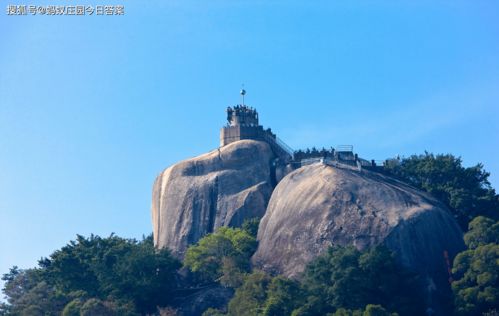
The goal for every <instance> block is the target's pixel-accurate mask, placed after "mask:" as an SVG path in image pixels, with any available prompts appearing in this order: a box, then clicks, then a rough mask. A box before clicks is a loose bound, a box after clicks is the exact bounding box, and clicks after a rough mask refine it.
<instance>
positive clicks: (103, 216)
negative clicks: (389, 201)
mask: <svg viewBox="0 0 499 316" xmlns="http://www.w3.org/2000/svg"><path fill="white" fill-rule="evenodd" d="M0 3H1V4H2V11H0V12H1V13H0V32H1V42H0V273H5V272H7V271H8V268H9V267H11V266H12V265H18V266H20V267H23V268H28V267H33V266H35V265H36V262H37V260H38V259H39V258H40V257H42V256H48V255H50V253H51V252H52V251H54V250H55V249H58V248H60V247H62V246H63V245H64V244H66V243H67V242H68V241H69V240H71V239H74V238H75V236H76V234H83V235H89V234H90V233H95V234H99V235H103V236H107V235H109V234H110V233H112V232H115V233H116V234H118V235H120V236H124V237H134V238H140V237H141V236H142V235H143V234H145V235H148V234H150V233H151V231H152V226H151V216H150V203H151V202H150V198H151V187H152V183H153V181H154V178H155V177H156V175H157V174H158V173H159V172H161V171H162V170H163V169H164V168H166V167H168V166H169V165H171V164H173V163H175V162H177V161H180V160H182V159H185V158H189V157H193V156H196V155H198V154H202V153H204V152H207V151H209V150H212V149H214V148H216V147H217V146H218V142H219V128H220V127H221V126H222V125H223V124H225V117H226V115H225V108H226V107H227V106H228V105H233V104H235V103H237V102H239V101H240V100H239V95H238V92H239V89H240V86H241V83H244V84H245V88H246V90H247V97H246V103H247V104H249V105H251V106H254V107H256V108H257V109H258V111H259V113H260V121H261V123H262V124H263V125H264V126H265V127H271V128H272V130H273V131H274V132H276V133H277V135H278V136H279V137H280V138H281V139H283V140H284V141H285V142H286V143H288V144H289V145H290V146H291V147H293V148H295V149H297V148H303V147H307V146H308V147H312V146H317V147H322V146H326V147H330V146H336V145H341V144H351V145H354V150H355V151H356V152H357V153H359V155H360V156H361V157H364V158H367V159H384V158H387V157H393V156H396V155H397V154H399V155H402V156H407V155H410V154H413V153H423V152H424V150H428V151H430V152H434V153H452V154H455V155H457V156H461V157H462V159H463V161H464V163H465V165H467V166H470V165H473V164H476V163H478V162H482V163H483V164H484V165H485V168H486V169H487V170H488V171H490V172H491V173H492V176H491V180H492V182H493V185H494V187H496V188H497V187H499V186H498V185H499V160H498V159H497V156H498V153H499V152H498V151H499V149H498V148H499V140H498V135H499V124H498V123H499V122H498V121H499V58H498V57H499V2H498V1H495V0H490V1H466V2H464V1H455V0H452V1H450V0H449V1H434V0H431V1H412V0H411V1H339V0H338V1H305V0H304V1H235V0H230V1H186V0H182V1H164V0H162V1H152V0H148V1H143V0H135V1H125V0H122V1H119V0H118V1H116V0H104V1H102V2H95V1H94V0H71V1H70V0H64V1H63V0H53V1H41V0H40V1H38V0H34V1H30V2H22V1H20V2H18V1H10V0H9V1H5V0H0ZM8 4H27V5H28V4H36V5H61V4H63V5H69V4H74V5H97V4H122V5H124V6H125V15H124V16H30V15H28V16H8V15H7V14H6V6H7V5H8Z"/></svg>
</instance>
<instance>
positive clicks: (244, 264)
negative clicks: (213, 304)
mask: <svg viewBox="0 0 499 316" xmlns="http://www.w3.org/2000/svg"><path fill="white" fill-rule="evenodd" d="M256 246H257V242H256V239H255V237H253V236H251V235H250V234H249V233H248V232H247V231H245V230H243V229H239V228H228V227H221V228H219V229H218V230H217V231H216V232H215V233H212V234H208V235H206V236H205V237H203V238H201V239H200V240H199V242H198V243H197V244H196V245H193V246H190V247H189V248H188V249H187V252H186V255H185V259H184V265H185V266H186V267H188V268H189V269H190V270H191V271H193V272H196V273H198V275H199V276H200V277H201V279H202V280H204V281H208V282H212V281H218V280H220V278H222V277H223V276H224V272H227V273H229V274H230V275H227V276H226V277H225V278H224V279H223V280H228V279H230V278H231V277H233V276H234V274H237V273H244V272H248V271H249V269H250V258H251V256H252V255H253V253H254V252H255V250H256ZM228 283H230V282H228ZM236 283H237V282H236ZM228 285H230V284H228Z"/></svg>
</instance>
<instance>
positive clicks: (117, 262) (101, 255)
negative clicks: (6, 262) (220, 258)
mask: <svg viewBox="0 0 499 316" xmlns="http://www.w3.org/2000/svg"><path fill="white" fill-rule="evenodd" d="M179 267H180V262H178V260H176V259H174V258H173V257H172V256H171V254H170V252H169V251H168V250H156V249H155V248H154V246H153V242H152V237H148V238H145V239H143V240H142V241H140V242H138V241H136V240H134V239H124V238H120V237H117V236H114V235H111V236H110V237H107V238H101V237H99V236H94V235H92V236H90V237H89V238H85V237H83V236H77V239H76V240H75V241H70V242H69V244H68V245H66V246H64V247H63V248H61V249H59V250H56V251H55V252H54V253H53V254H52V255H51V256H50V257H49V258H45V259H42V260H40V262H39V267H38V268H36V269H29V270H19V269H17V268H16V267H14V268H13V269H11V271H10V273H8V274H6V275H4V276H3V280H5V281H6V283H5V286H4V289H3V292H4V294H5V295H6V297H7V302H8V304H7V306H6V307H4V308H3V309H4V310H8V311H9V312H12V313H13V314H14V315H17V314H19V315H20V314H22V313H24V311H25V310H28V311H29V312H28V314H33V315H35V314H36V313H38V312H37V311H38V310H41V311H44V313H46V314H50V315H59V314H61V313H62V312H63V309H65V310H66V313H70V314H71V313H73V314H74V313H76V310H77V309H78V308H80V313H81V309H83V307H84V305H85V304H86V303H82V306H81V307H79V305H78V303H77V302H78V300H80V301H81V302H88V301H89V300H91V299H93V301H90V303H88V306H90V305H91V304H94V303H95V304H97V303H96V302H102V304H104V306H105V307H106V308H108V309H109V310H110V311H113V312H115V313H116V314H119V315H136V313H137V312H139V313H143V314H146V313H152V312H154V311H156V309H157V306H165V305H167V304H168V303H170V300H171V299H172V297H173V295H172V293H173V292H172V290H174V289H175V286H176V279H175V278H176V270H177V269H178V268H179ZM92 302H94V303H92ZM68 303H69V304H68ZM95 304H94V305H95ZM92 306H93V305H92ZM66 308H67V309H66ZM89 310H90V309H89Z"/></svg>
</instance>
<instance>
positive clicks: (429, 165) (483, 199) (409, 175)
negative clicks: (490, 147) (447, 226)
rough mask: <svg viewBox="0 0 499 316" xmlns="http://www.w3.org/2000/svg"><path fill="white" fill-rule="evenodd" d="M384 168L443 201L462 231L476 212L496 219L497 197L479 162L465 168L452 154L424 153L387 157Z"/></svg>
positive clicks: (498, 198)
mask: <svg viewBox="0 0 499 316" xmlns="http://www.w3.org/2000/svg"><path fill="white" fill-rule="evenodd" d="M385 170H386V171H387V172H388V173H389V174H391V175H393V176H396V177H398V178H400V179H402V180H404V181H406V182H408V183H409V184H411V185H413V186H415V187H417V188H420V189H423V190H425V191H427V192H429V193H431V194H432V195H433V196H435V197H436V198H438V199H440V200H441V201H442V202H444V204H446V205H447V206H448V207H449V208H450V210H451V211H452V213H453V214H454V216H455V217H456V219H457V221H458V222H459V224H460V225H461V228H462V229H463V230H466V228H467V226H468V223H469V221H470V220H471V219H473V218H474V217H476V216H479V215H483V216H487V217H490V218H492V219H494V220H498V219H499V196H498V195H497V194H496V192H495V190H494V189H493V188H492V187H491V185H490V182H489V180H488V177H489V175H490V174H489V173H488V172H486V171H485V170H484V169H483V165H482V164H477V165H476V166H473V167H468V168H466V167H463V166H462V161H461V158H458V157H454V156H453V155H433V154H430V153H425V154H423V155H413V156H411V157H409V158H405V159H402V160H401V161H399V160H397V159H392V160H388V161H387V163H386V164H385Z"/></svg>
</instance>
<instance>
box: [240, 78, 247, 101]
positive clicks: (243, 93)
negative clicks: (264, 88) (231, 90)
mask: <svg viewBox="0 0 499 316" xmlns="http://www.w3.org/2000/svg"><path fill="white" fill-rule="evenodd" d="M240 93H241V96H242V97H243V104H242V105H244V95H245V94H246V90H244V83H243V84H242V85H241V92H240Z"/></svg>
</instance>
